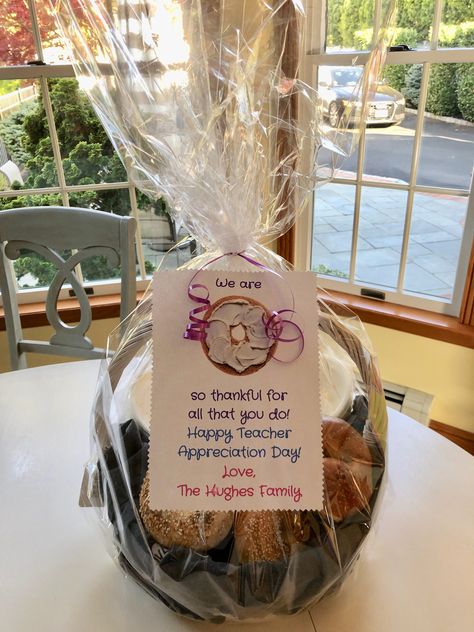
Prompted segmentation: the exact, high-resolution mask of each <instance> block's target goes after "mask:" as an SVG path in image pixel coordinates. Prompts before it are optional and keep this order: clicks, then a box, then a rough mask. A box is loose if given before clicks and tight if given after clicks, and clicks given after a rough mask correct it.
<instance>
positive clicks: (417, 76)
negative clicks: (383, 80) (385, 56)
mask: <svg viewBox="0 0 474 632" xmlns="http://www.w3.org/2000/svg"><path fill="white" fill-rule="evenodd" d="M422 74H423V65H422V64H413V66H410V68H409V69H408V72H407V73H406V76H405V86H404V87H403V89H402V92H403V96H404V97H405V99H406V101H407V105H408V106H411V107H413V108H417V107H418V101H419V98H420V85H421V75H422Z"/></svg>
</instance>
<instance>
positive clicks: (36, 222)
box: [0, 206, 136, 369]
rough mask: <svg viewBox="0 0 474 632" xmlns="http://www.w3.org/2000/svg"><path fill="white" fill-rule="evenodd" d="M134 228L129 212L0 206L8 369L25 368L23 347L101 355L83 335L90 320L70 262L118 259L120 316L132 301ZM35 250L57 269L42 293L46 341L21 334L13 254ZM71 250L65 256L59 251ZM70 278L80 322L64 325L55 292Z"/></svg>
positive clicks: (53, 352)
mask: <svg viewBox="0 0 474 632" xmlns="http://www.w3.org/2000/svg"><path fill="white" fill-rule="evenodd" d="M135 230H136V220H135V219H134V218H133V217H121V216H120V215H112V214H110V213H103V212H101V211H92V210H90V209H83V208H69V207H55V206H46V207H37V208H19V209H12V210H6V211H0V289H1V292H2V298H3V309H4V312H5V322H6V329H7V336H8V344H9V349H10V359H11V366H12V369H23V368H26V357H25V353H27V352H28V353H30V352H33V353H46V354H50V355H65V356H77V357H80V358H101V357H105V355H106V352H105V349H98V348H95V347H94V345H93V344H92V342H91V341H90V340H89V338H87V337H86V336H85V334H86V332H87V330H88V329H89V327H90V325H91V321H92V312H91V306H90V304H89V301H88V298H87V294H86V291H85V289H84V287H83V285H82V283H81V282H80V280H79V279H78V276H77V274H76V273H75V271H74V268H75V267H76V266H77V265H78V264H79V263H80V262H81V261H84V259H87V258H89V257H95V256H98V255H102V256H105V257H106V259H107V261H108V263H109V264H110V265H112V266H116V265H118V264H119V263H120V265H121V304H120V319H121V320H123V319H124V318H125V317H126V316H127V315H128V314H129V313H130V312H131V311H132V310H133V309H134V308H135V305H136V267H135ZM23 249H26V250H31V251H34V252H36V253H38V254H40V255H41V256H43V257H44V258H45V259H47V260H48V261H49V262H51V263H53V264H54V266H55V268H56V269H57V272H56V275H55V277H54V278H53V281H52V283H51V285H50V287H49V289H48V294H47V297H46V316H47V319H48V322H49V324H50V325H51V326H52V327H53V329H54V334H53V335H52V337H51V339H50V341H49V342H44V341H33V340H25V339H24V338H23V335H22V330H21V322H20V316H19V312H18V303H17V298H16V287H15V279H14V271H13V265H12V263H11V261H12V260H14V259H18V257H20V255H21V252H20V251H21V250H23ZM65 250H66V251H67V250H72V252H73V254H72V255H71V256H70V257H69V258H63V257H62V256H61V255H60V254H59V253H60V252H62V251H65ZM64 283H69V284H70V285H71V287H72V290H73V292H74V294H75V296H76V298H77V300H78V301H79V306H80V322H79V323H78V324H77V325H66V324H65V323H64V322H63V321H62V320H61V318H60V316H59V314H58V309H57V301H58V296H59V292H60V290H61V287H62V286H63V284H64Z"/></svg>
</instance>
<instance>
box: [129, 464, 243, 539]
mask: <svg viewBox="0 0 474 632" xmlns="http://www.w3.org/2000/svg"><path fill="white" fill-rule="evenodd" d="M140 516H141V519H142V520H143V525H144V527H145V529H146V530H147V531H148V533H149V534H150V535H151V536H152V538H153V539H154V540H156V542H158V543H159V544H161V545H162V546H165V547H172V546H184V547H186V548H189V549H194V550H195V551H207V550H208V549H212V548H214V547H215V546H217V545H218V544H219V542H221V541H222V540H223V539H224V538H225V536H226V535H227V534H228V533H229V531H230V529H231V528H232V523H233V520H234V514H233V512H232V511H167V510H161V511H156V510H153V509H150V481H149V477H148V474H147V475H146V476H145V479H144V481H143V485H142V488H141V491H140Z"/></svg>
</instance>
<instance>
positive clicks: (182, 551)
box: [55, 0, 393, 622]
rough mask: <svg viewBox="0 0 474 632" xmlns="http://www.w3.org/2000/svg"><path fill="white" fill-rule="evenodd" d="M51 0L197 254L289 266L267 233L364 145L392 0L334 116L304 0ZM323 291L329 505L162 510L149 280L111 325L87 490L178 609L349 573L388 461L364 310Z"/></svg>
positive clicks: (111, 122) (276, 602) (288, 592)
mask: <svg viewBox="0 0 474 632" xmlns="http://www.w3.org/2000/svg"><path fill="white" fill-rule="evenodd" d="M384 6H385V5H384ZM55 8H56V12H57V17H58V22H59V24H60V26H61V28H62V31H63V34H64V38H65V40H66V41H67V42H68V43H69V44H70V48H71V54H72V56H73V60H74V66H75V70H76V73H77V76H78V78H79V81H80V84H81V86H82V87H83V88H84V89H85V91H86V92H87V94H88V95H89V97H90V99H91V102H92V104H93V106H94V108H95V110H96V112H97V114H98V116H99V118H100V120H101V122H102V123H103V125H104V127H105V129H106V131H107V133H108V135H109V136H110V138H111V140H112V142H113V144H114V146H115V148H116V149H117V151H118V153H119V155H120V156H121V158H122V160H123V162H124V164H125V165H126V167H127V171H128V174H129V177H130V179H131V180H132V181H133V183H134V184H135V185H136V186H137V187H138V188H139V189H140V190H141V191H143V192H145V193H146V194H148V195H149V196H150V197H151V198H159V197H161V196H163V197H164V198H165V199H166V200H167V204H168V207H169V209H170V213H171V214H172V215H173V218H174V220H175V222H176V223H177V225H178V226H179V227H182V228H183V229H185V230H186V231H188V233H189V235H190V236H191V238H192V239H193V240H195V242H196V243H197V245H198V250H199V251H200V252H201V254H199V255H198V256H196V257H195V258H193V259H191V260H190V261H189V262H188V263H187V264H186V265H185V267H186V268H187V269H194V270H202V269H203V268H204V267H206V269H209V268H213V267H215V268H218V269H227V270H234V269H236V266H238V270H245V269H246V268H248V269H250V268H253V267H254V266H255V265H258V266H260V267H263V268H264V269H266V270H273V271H276V272H278V271H282V270H287V269H289V267H290V265H289V263H288V262H286V261H285V260H284V259H282V258H281V257H280V256H278V255H277V254H275V252H274V251H273V250H272V249H270V248H269V247H268V246H269V245H271V244H272V243H274V240H276V239H277V238H278V237H279V236H281V235H283V234H284V233H285V232H286V231H287V230H288V229H289V228H290V227H291V226H292V225H293V223H294V222H295V219H296V216H297V214H298V213H299V212H301V211H302V210H303V209H304V207H305V205H306V204H307V202H308V198H309V197H310V194H311V193H312V191H313V189H314V187H315V185H316V184H321V180H322V177H323V176H322V174H324V178H325V179H327V178H328V177H330V175H331V173H332V172H333V170H334V168H335V167H336V166H337V164H338V162H339V161H340V160H342V159H343V158H344V157H346V156H347V155H348V154H349V153H350V152H351V151H352V149H353V147H354V145H355V143H356V141H357V135H358V132H359V129H358V127H357V122H358V121H360V120H363V116H364V112H365V110H366V108H367V102H368V100H369V99H370V94H371V93H372V92H373V91H374V90H376V85H377V81H378V79H379V77H380V71H381V66H382V60H383V56H384V50H385V47H386V41H385V36H386V32H387V29H386V26H387V20H388V19H389V17H390V15H391V10H392V8H393V7H392V5H390V7H389V8H387V15H386V16H385V18H384V19H382V20H381V21H380V24H381V25H382V26H381V28H380V33H374V37H373V46H372V50H371V51H370V52H369V53H367V58H366V59H365V60H364V61H365V64H364V72H363V73H362V75H361V78H360V80H359V82H358V83H357V85H355V86H354V88H353V92H352V96H351V97H350V98H348V99H347V100H346V101H344V103H343V104H341V108H340V111H339V117H338V118H339V123H338V125H337V126H336V127H335V128H331V127H330V126H329V125H327V124H326V121H325V120H324V117H323V111H322V104H321V101H320V99H319V98H318V94H317V91H316V90H315V89H314V88H313V87H312V86H311V85H309V84H308V83H305V82H304V81H303V75H304V74H305V73H303V71H302V68H303V65H304V64H305V63H306V62H307V59H306V53H307V52H309V51H308V50H307V47H308V45H307V44H305V41H307V39H306V40H305V37H304V34H305V28H307V25H306V27H305V17H306V16H305V11H304V7H303V3H302V2H301V1H300V0H265V1H264V0H255V1H252V2H248V1H247V2H245V1H244V0H133V1H127V0H122V1H120V0H119V1H118V2H111V3H103V2H102V1H100V0H88V1H87V2H86V1H85V0H83V1H75V2H72V1H70V0H58V2H56V7H55ZM306 32H307V31H306ZM322 149H324V152H323V153H321V150H322ZM322 155H324V156H326V158H325V159H324V164H322V162H321V160H319V161H318V157H319V156H322ZM327 156H329V158H327ZM236 255H244V256H239V257H236ZM236 259H238V261H237V262H236ZM318 303H319V322H318V323H315V325H314V326H315V327H317V328H318V329H319V348H320V393H321V414H322V437H323V438H322V443H323V456H324V458H323V472H324V508H323V510H321V511H284V510H275V511H227V512H213V511H195V512H182V511H179V512H178V511H165V510H163V511H158V510H155V509H152V508H151V507H150V503H149V477H148V475H147V467H148V448H149V435H150V399H151V375H152V329H153V318H152V309H151V296H150V294H146V295H145V297H144V298H143V300H142V301H141V302H140V304H139V305H138V306H137V308H136V310H135V311H134V312H133V313H132V314H131V315H130V316H129V317H128V319H127V320H126V321H125V322H123V323H121V325H120V326H119V328H118V329H117V330H116V331H115V332H114V334H113V335H112V336H111V338H110V343H109V344H110V348H111V349H114V353H113V355H112V357H111V359H109V360H107V361H104V362H103V365H102V368H101V373H100V376H99V383H98V389H97V395H96V398H95V403H94V409H93V415H92V425H91V456H90V460H89V462H88V465H87V467H86V471H85V475H84V481H83V487H82V492H81V501H82V504H83V505H88V506H92V507H95V508H96V511H97V513H98V516H99V518H100V521H101V523H102V525H103V528H104V530H105V532H106V534H107V536H108V538H109V540H110V541H111V542H112V543H113V550H114V551H115V554H116V558H117V560H118V563H119V564H120V566H121V567H122V569H123V570H124V571H125V573H126V574H127V575H128V576H130V577H131V578H133V579H134V580H135V581H136V582H138V584H140V585H141V586H142V587H143V588H144V589H145V590H146V591H148V592H149V593H150V594H151V595H153V596H154V597H155V598H157V599H159V600H161V601H162V602H164V603H165V604H166V605H167V606H168V607H169V608H171V609H172V610H174V611H176V612H178V613H181V614H183V615H187V616H189V617H192V618H196V619H204V620H209V621H214V622H222V621H226V620H259V619H263V618H265V617H268V616H271V615H278V614H291V613H296V612H299V611H300V610H301V609H303V608H305V607H307V606H309V605H310V604H312V603H314V602H316V601H317V600H319V599H321V598H322V597H323V596H324V595H326V594H327V593H329V592H331V591H332V590H334V589H335V587H337V586H338V585H339V584H340V582H341V580H342V579H343V578H344V577H345V576H346V574H347V573H348V571H349V569H350V568H351V566H352V564H353V562H354V561H355V560H356V559H357V557H358V554H359V550H360V547H361V545H362V543H363V541H364V539H365V538H366V536H367V534H368V533H369V530H370V528H371V526H372V522H373V519H374V510H375V508H376V504H377V500H378V497H379V492H380V489H381V485H382V481H383V475H384V470H385V450H386V419H387V416H386V407H385V401H384V396H383V390H382V385H381V380H380V376H379V373H378V369H377V364H376V360H375V357H374V354H373V352H372V350H371V346H370V342H369V340H368V338H367V336H366V334H365V331H364V329H363V326H362V324H361V322H360V321H359V320H358V318H357V317H356V316H355V315H354V314H352V313H350V311H349V310H348V309H347V308H345V307H344V305H342V304H341V303H339V302H338V301H337V300H335V299H333V298H332V297H331V296H330V295H329V294H326V293H325V292H324V291H322V290H321V291H320V292H319V295H318ZM171 317H172V316H171ZM176 380H179V375H176ZM158 409H159V408H158ZM169 423H170V424H173V423H174V420H173V419H169ZM307 423H308V424H311V423H312V420H311V412H310V411H309V412H308V419H307Z"/></svg>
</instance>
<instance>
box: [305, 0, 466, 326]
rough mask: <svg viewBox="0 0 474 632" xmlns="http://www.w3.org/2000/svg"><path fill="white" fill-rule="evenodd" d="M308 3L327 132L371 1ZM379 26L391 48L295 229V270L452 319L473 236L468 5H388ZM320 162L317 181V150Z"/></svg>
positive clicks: (367, 23)
mask: <svg viewBox="0 0 474 632" xmlns="http://www.w3.org/2000/svg"><path fill="white" fill-rule="evenodd" d="M308 5H310V13H311V15H312V17H313V20H314V22H313V24H315V25H316V24H317V25H322V26H319V27H318V28H315V27H314V26H313V27H312V28H311V29H310V36H309V37H308V41H309V45H308V48H307V55H306V58H305V74H306V80H307V81H308V82H312V83H313V85H317V86H318V89H319V92H320V95H321V100H322V108H323V115H324V119H325V121H324V124H325V125H327V126H331V125H333V126H335V125H337V123H338V119H339V116H340V112H341V108H342V107H343V102H344V98H347V96H346V95H347V94H350V92H351V89H352V88H351V86H353V85H354V82H355V81H357V77H358V75H359V74H360V72H361V69H362V67H363V64H364V63H366V61H367V57H368V55H367V53H364V52H363V51H366V50H368V48H369V47H370V42H371V39H372V32H373V28H374V25H377V24H379V23H380V19H381V17H380V16H381V12H382V1H381V0H374V1H372V0H350V1H349V0H314V1H312V2H308ZM311 7H312V8H311ZM470 20H471V21H470ZM390 28H391V31H392V34H393V39H392V45H393V46H396V45H398V46H399V48H400V50H393V51H391V52H389V53H388V54H387V64H386V66H385V69H384V72H383V76H382V79H381V81H380V84H379V86H378V88H377V92H376V95H375V97H374V98H373V100H372V101H371V103H370V104H369V110H368V118H367V125H366V127H365V128H364V129H363V130H362V133H361V137H360V142H359V145H358V149H357V151H356V152H355V154H354V155H352V156H351V157H349V158H348V159H346V160H345V161H344V162H343V163H342V164H341V166H340V169H339V170H338V171H337V173H336V177H335V178H334V179H333V180H332V181H331V182H330V183H329V184H325V185H324V186H321V187H319V188H317V189H316V192H315V195H314V201H313V207H312V209H311V211H310V212H308V213H307V215H306V216H304V217H302V219H301V221H300V222H299V224H298V225H297V261H296V263H297V265H299V266H300V267H308V268H310V269H313V270H314V271H315V272H317V274H318V276H319V277H320V282H321V285H323V286H324V287H327V288H329V289H336V290H340V291H343V292H347V293H352V294H357V295H360V294H362V295H364V294H368V295H371V294H373V295H376V296H378V297H384V298H385V299H386V300H387V301H391V302H396V303H399V304H405V305H409V306H413V307H420V308H423V309H429V310H432V311H435V312H440V313H445V314H449V315H454V316H457V315H458V314H459V311H460V306H461V300H462V293H463V289H464V283H465V279H466V274H467V269H468V263H469V256H470V251H471V245H472V240H473V236H474V201H473V197H474V196H473V194H472V167H473V160H474V64H473V62H474V48H473V46H474V22H472V2H462V3H460V2H455V1H454V0H445V1H444V2H442V1H441V0H399V3H398V12H397V15H396V22H395V25H394V26H391V27H390ZM402 44H406V47H401V46H400V45H402ZM407 47H408V48H409V49H410V50H403V48H407ZM356 115H357V112H356ZM319 162H320V164H321V165H322V171H321V173H320V175H321V176H324V175H325V173H324V165H325V164H328V156H327V155H325V154H324V151H322V152H320V154H319Z"/></svg>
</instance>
